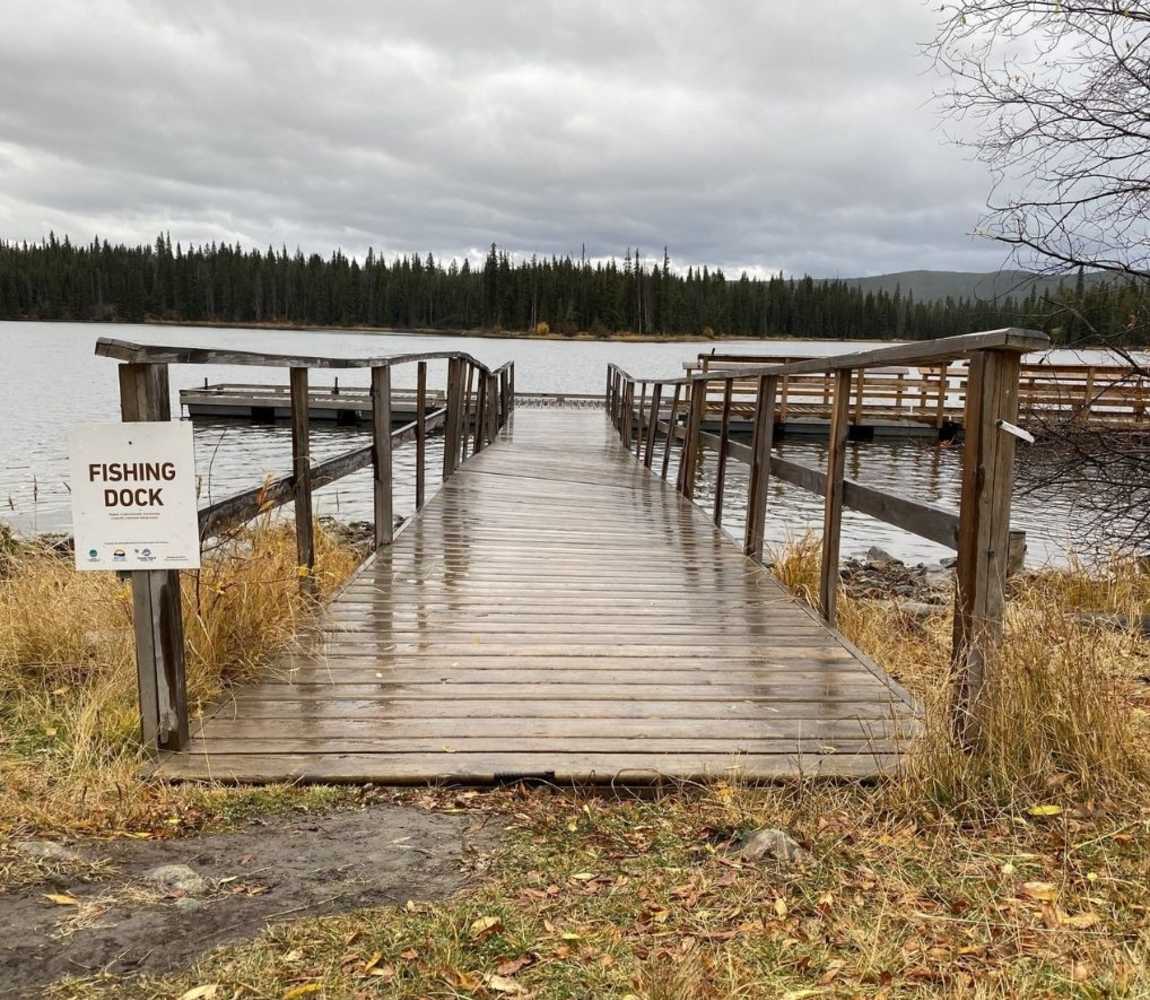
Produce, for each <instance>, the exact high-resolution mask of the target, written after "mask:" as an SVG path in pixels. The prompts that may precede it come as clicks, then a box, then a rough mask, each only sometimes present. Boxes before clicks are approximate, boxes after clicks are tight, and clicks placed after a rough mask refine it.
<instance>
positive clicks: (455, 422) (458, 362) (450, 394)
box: [443, 358, 463, 480]
mask: <svg viewBox="0 0 1150 1000" xmlns="http://www.w3.org/2000/svg"><path fill="white" fill-rule="evenodd" d="M462 409H463V361H462V359H461V358H452V359H451V360H450V361H448V362H447V412H446V413H445V414H444V419H443V478H444V480H446V479H448V478H449V477H450V476H451V474H452V473H453V472H454V471H455V467H456V465H457V464H458V461H459V428H460V425H461V424H462V422H463V421H462V414H461V413H460V411H461V410H462Z"/></svg>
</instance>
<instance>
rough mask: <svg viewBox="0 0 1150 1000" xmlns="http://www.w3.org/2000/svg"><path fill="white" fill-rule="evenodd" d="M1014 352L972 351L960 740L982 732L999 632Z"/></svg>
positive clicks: (960, 603)
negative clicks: (989, 672) (1004, 423)
mask: <svg viewBox="0 0 1150 1000" xmlns="http://www.w3.org/2000/svg"><path fill="white" fill-rule="evenodd" d="M1019 362H1020V358H1019V355H1018V354H1017V353H1016V352H1013V351H1001V350H986V351H978V352H976V353H975V355H974V356H973V358H971V362H970V369H969V375H968V378H967V383H966V410H965V417H964V433H965V440H964V444H963V452H962V498H961V501H960V506H959V513H958V517H959V522H958V567H957V571H956V572H957V578H958V579H957V588H956V591H955V607H954V644H953V648H952V654H951V655H952V663H953V667H954V674H955V691H954V701H953V707H952V721H953V725H954V731H955V735H956V736H957V738H958V739H959V740H960V741H961V742H962V743H964V744H966V745H968V746H969V745H974V744H975V743H977V741H978V738H979V735H980V721H981V720H980V715H981V712H980V708H981V706H980V701H981V698H982V693H983V688H984V686H985V684H986V680H987V669H988V663H989V661H990V659H991V657H992V655H993V652H994V649H995V647H996V646H997V645H998V642H999V640H1000V639H1001V637H1002V611H1003V604H1004V600H1005V597H1004V595H1005V588H1006V574H1007V569H1008V564H1009V558H1010V552H1009V549H1010V499H1011V493H1012V491H1013V488H1014V436H1013V435H1012V434H1009V433H1007V432H1006V431H1005V430H1004V429H1003V428H1002V426H1001V424H1002V421H1007V422H1009V423H1014V421H1015V420H1017V418H1018V375H1019Z"/></svg>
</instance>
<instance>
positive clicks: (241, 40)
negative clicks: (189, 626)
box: [0, 0, 1001, 275]
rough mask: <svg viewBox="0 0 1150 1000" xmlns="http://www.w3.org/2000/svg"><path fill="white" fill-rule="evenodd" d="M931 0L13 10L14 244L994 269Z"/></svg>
mask: <svg viewBox="0 0 1150 1000" xmlns="http://www.w3.org/2000/svg"><path fill="white" fill-rule="evenodd" d="M933 17H934V14H933V13H932V12H931V11H930V10H929V9H928V8H927V7H924V6H923V5H922V3H921V2H920V0H882V2H881V3H876V2H874V0H869V2H868V0H808V2H804V3H799V2H789V0H788V2H778V3H774V2H766V0H759V2H748V0H726V2H724V3H722V4H716V3H707V2H693V0H666V2H662V3H648V2H629V3H619V2H613V3H605V2H584V3H562V2H558V0H552V2H545V0H533V2H531V3H527V2H503V3H491V2H485V0H470V2H468V3H447V2H443V0H424V2H422V3H419V4H411V3H407V2H405V3H402V4H400V3H381V2H363V0H349V2H342V3H341V2H331V3H328V4H316V3H314V2H310V3H302V2H282V0H279V2H271V0H245V2H244V3H242V4H235V3H223V2H204V0H200V2H197V3H192V4H189V3H185V2H143V0H140V2H131V0H104V2H101V3H100V4H91V3H85V2H67V0H57V2H54V3H51V4H44V3H43V2H42V0H39V2H32V0H8V2H7V3H5V4H4V5H3V7H0V235H3V236H5V237H8V238H19V239H24V238H27V239H38V238H39V237H40V236H42V235H43V234H44V233H46V231H47V230H48V229H49V228H52V229H55V230H56V231H57V232H58V233H60V232H67V233H70V234H71V235H73V237H75V238H78V239H82V240H83V239H88V238H90V237H91V236H92V235H93V234H95V233H99V234H100V235H101V236H106V237H108V238H111V239H129V240H150V239H151V238H152V237H153V236H154V235H155V233H156V232H158V231H160V230H170V231H171V233H172V237H173V239H179V240H184V241H188V240H194V241H206V240H213V239H214V240H228V241H235V240H240V241H242V242H244V243H248V244H255V245H265V244H268V243H270V244H274V245H276V246H278V245H280V244H281V243H286V244H287V245H288V246H289V247H292V248H294V247H295V246H296V245H299V246H301V247H303V248H304V249H305V250H310V249H318V250H320V251H327V250H330V249H332V248H334V247H336V246H342V247H343V248H344V249H345V250H347V251H349V252H353V253H362V252H363V251H364V250H365V249H366V248H367V247H368V246H369V245H372V246H375V247H376V248H377V250H383V251H384V252H387V253H392V252H407V251H411V250H420V251H426V250H431V251H433V252H435V253H436V254H437V255H446V256H452V255H455V256H462V255H464V254H467V253H473V254H474V253H481V252H482V248H483V247H484V246H485V245H486V244H488V243H490V242H491V241H492V240H494V241H496V242H498V243H500V244H501V245H504V246H507V247H509V248H510V249H513V250H517V251H525V252H532V251H538V252H541V253H546V254H549V253H568V252H571V253H578V252H579V248H580V245H581V244H582V243H584V242H585V243H586V244H587V248H588V251H589V252H590V253H592V254H593V255H608V254H615V255H621V254H622V252H623V250H624V249H625V248H626V247H628V246H635V245H636V244H638V245H640V246H641V247H642V248H643V250H644V252H645V253H646V254H650V255H651V256H655V255H657V254H659V253H661V249H662V246H663V245H664V244H667V245H669V246H670V248H671V252H672V255H673V257H674V258H675V260H676V261H678V262H680V263H688V262H691V263H698V262H706V263H710V264H722V265H724V266H726V267H728V268H732V269H738V268H740V267H748V268H754V269H757V270H774V269H779V268H782V269H785V270H787V271H791V272H799V273H801V272H805V271H809V272H810V273H813V274H818V275H833V274H843V275H846V274H864V273H875V272H881V271H888V270H897V269H903V268H914V267H935V268H963V269H983V268H991V267H994V266H996V265H997V264H999V263H1000V262H1001V253H1000V252H999V251H997V250H995V249H994V248H992V247H990V246H988V245H987V244H985V243H983V242H980V241H976V240H973V239H971V238H970V237H968V236H967V235H966V234H967V233H969V232H970V230H971V229H972V228H973V226H974V224H975V221H976V219H977V217H978V214H979V211H980V209H981V207H982V205H983V202H984V199H985V195H986V191H987V189H988V178H987V176H986V174H985V172H984V170H983V168H982V167H981V166H978V165H975V164H972V163H970V162H967V160H966V159H965V158H964V154H963V153H962V152H961V151H960V150H958V149H956V148H955V147H953V146H950V145H947V144H946V143H945V142H944V141H943V138H942V135H941V133H940V132H939V130H938V128H937V125H936V119H935V115H934V112H933V111H932V109H931V108H930V107H929V106H927V102H928V100H929V97H930V92H931V88H932V85H933V83H934V81H933V80H932V79H931V77H930V76H929V75H927V74H926V72H925V70H926V69H927V67H926V66H925V64H924V61H923V59H922V58H921V57H920V56H919V55H918V50H917V43H918V42H921V41H923V40H925V39H926V38H928V37H929V36H930V34H931V31H932V27H933V22H932V19H933Z"/></svg>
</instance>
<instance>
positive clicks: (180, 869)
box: [144, 865, 212, 896]
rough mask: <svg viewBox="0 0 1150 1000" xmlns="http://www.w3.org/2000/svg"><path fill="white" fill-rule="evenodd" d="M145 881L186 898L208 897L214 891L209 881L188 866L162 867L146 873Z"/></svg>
mask: <svg viewBox="0 0 1150 1000" xmlns="http://www.w3.org/2000/svg"><path fill="white" fill-rule="evenodd" d="M144 881H146V882H151V883H152V884H153V885H156V886H159V887H160V888H161V889H166V890H167V891H169V892H182V893H184V895H186V896H206V895H207V894H208V893H209V892H211V890H212V887H211V885H210V884H209V883H208V880H207V879H206V878H204V877H203V876H202V875H200V874H199V873H197V872H196V871H194V870H193V869H191V868H189V867H188V866H187V865H160V866H159V867H158V868H152V869H151V870H149V871H146V872H144Z"/></svg>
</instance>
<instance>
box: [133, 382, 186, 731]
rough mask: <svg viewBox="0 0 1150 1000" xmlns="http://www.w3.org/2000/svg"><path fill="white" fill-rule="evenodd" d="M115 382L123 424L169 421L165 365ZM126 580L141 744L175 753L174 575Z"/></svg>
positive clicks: (182, 687)
mask: <svg viewBox="0 0 1150 1000" xmlns="http://www.w3.org/2000/svg"><path fill="white" fill-rule="evenodd" d="M119 380H120V416H121V419H122V420H123V421H124V422H125V423H130V422H135V421H153V420H170V419H171V402H170V399H169V388H168V385H169V383H168V368H167V366H166V365H149V364H144V365H136V364H126V365H120V367H119ZM131 580H132V630H133V633H134V637H135V646H136V681H137V689H138V694H139V707H140V730H141V740H142V743H143V745H144V746H145V747H147V748H149V749H161V750H180V749H182V748H183V747H185V746H186V745H187V743H188V705H187V683H186V681H185V677H184V621H183V612H182V608H181V599H180V574H179V571H178V570H135V571H133V572H132V573H131Z"/></svg>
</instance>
